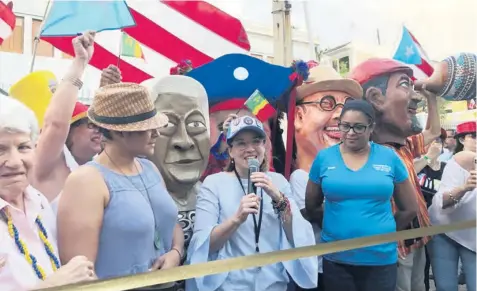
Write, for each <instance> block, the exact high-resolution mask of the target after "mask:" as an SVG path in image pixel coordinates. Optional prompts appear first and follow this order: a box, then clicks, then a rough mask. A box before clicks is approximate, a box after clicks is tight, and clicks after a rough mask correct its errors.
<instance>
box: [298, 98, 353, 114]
mask: <svg viewBox="0 0 477 291" xmlns="http://www.w3.org/2000/svg"><path fill="white" fill-rule="evenodd" d="M350 100H353V98H351V97H347V98H346V99H345V102H344V103H338V102H337V101H336V98H335V97H334V96H332V95H326V96H323V97H322V98H321V99H320V100H319V101H318V100H317V101H306V102H301V103H299V105H305V104H318V105H320V108H321V109H322V110H323V111H333V110H335V109H336V107H338V106H341V107H343V106H344V105H345V104H346V102H348V101H350Z"/></svg>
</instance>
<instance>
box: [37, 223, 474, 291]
mask: <svg viewBox="0 0 477 291" xmlns="http://www.w3.org/2000/svg"><path fill="white" fill-rule="evenodd" d="M475 227H476V220H475V219H474V220H470V221H464V222H458V223H454V224H449V225H438V226H431V227H424V228H417V229H411V230H404V231H399V232H394V233H389V234H383V235H375V236H368V237H362V238H357V239H350V240H343V241H338V242H332V243H326V244H318V245H315V246H309V247H302V248H296V249H290V250H285V251H277V252H271V253H264V254H257V255H251V256H244V257H237V258H232V259H226V260H219V261H213V262H208V263H201V264H194V265H188V266H182V267H177V268H173V269H168V270H159V271H154V272H148V273H143V274H138V275H134V276H126V277H120V278H115V279H109V280H101V281H95V282H91V283H85V284H75V285H69V286H62V287H55V288H49V289H44V290H48V291H56V290H58V291H60V290H61V291H63V290H68V291H75V290H83V291H86V290H95V291H121V290H128V289H134V288H140V287H146V286H152V285H156V284H163V283H167V282H174V281H179V280H185V279H191V278H196V277H202V276H207V275H213V274H219V273H223V272H230V271H235V270H240V269H248V268H252V267H261V266H265V265H269V264H275V263H278V262H283V261H291V260H296V259H299V258H306V257H312V256H321V255H326V254H331V253H335V252H341V251H347V250H352V249H357V248H362V247H367V246H372V245H377V244H382V243H387V242H392V241H402V240H407V239H412V238H417V237H423V236H433V235H436V234H441V233H449V232H453V231H456V230H462V229H467V228H475Z"/></svg>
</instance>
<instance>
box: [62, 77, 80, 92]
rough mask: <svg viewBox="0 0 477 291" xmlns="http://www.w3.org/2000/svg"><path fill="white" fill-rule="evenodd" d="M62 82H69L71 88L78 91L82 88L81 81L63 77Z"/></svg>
mask: <svg viewBox="0 0 477 291" xmlns="http://www.w3.org/2000/svg"><path fill="white" fill-rule="evenodd" d="M62 81H65V82H70V83H71V84H73V86H75V87H77V88H78V90H81V88H83V81H81V80H80V79H78V78H71V77H64V78H63V79H62Z"/></svg>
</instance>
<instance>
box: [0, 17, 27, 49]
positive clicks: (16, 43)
mask: <svg viewBox="0 0 477 291" xmlns="http://www.w3.org/2000/svg"><path fill="white" fill-rule="evenodd" d="M23 32H24V29H23V17H19V16H17V20H16V23H15V29H14V30H13V33H12V34H11V35H10V37H9V38H7V39H6V40H5V41H4V42H3V43H2V45H1V46H0V51H4V52H12V53H19V54H22V53H23Z"/></svg>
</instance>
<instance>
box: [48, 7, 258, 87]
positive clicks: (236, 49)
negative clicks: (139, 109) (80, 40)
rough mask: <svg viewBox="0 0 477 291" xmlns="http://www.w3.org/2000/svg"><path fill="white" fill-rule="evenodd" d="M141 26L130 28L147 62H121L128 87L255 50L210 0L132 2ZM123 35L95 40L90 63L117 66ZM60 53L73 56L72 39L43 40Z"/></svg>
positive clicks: (111, 33) (239, 26)
mask: <svg viewBox="0 0 477 291" xmlns="http://www.w3.org/2000/svg"><path fill="white" fill-rule="evenodd" d="M126 3H127V4H128V6H129V9H130V11H131V14H132V16H133V18H134V21H135V22H136V26H134V27H129V28H125V29H124V32H126V33H127V34H128V35H129V36H131V37H132V38H134V39H135V40H137V41H138V42H139V43H141V47H142V50H143V54H144V58H145V59H146V60H147V62H144V61H142V60H141V59H137V58H121V59H120V60H119V68H120V69H121V73H122V77H123V81H124V82H134V83H140V82H142V81H144V80H147V79H150V78H151V77H152V76H156V77H160V76H165V75H168V74H169V70H170V68H171V67H174V66H176V64H178V63H180V62H181V61H182V60H184V59H189V60H191V61H192V63H193V64H194V67H198V66H201V65H203V64H205V63H207V62H210V61H211V60H213V59H215V58H217V57H220V56H222V55H224V54H229V53H244V54H248V52H249V51H250V43H249V41H248V37H247V33H246V32H245V29H244V28H243V26H242V24H241V22H240V21H239V20H238V19H236V18H234V17H232V16H230V15H228V14H227V13H225V12H223V11H222V10H220V9H218V8H217V7H215V6H213V5H212V4H210V3H208V2H206V1H173V0H160V1H159V0H157V1H137V0H129V1H128V0H127V1H126ZM120 38H121V32H120V31H103V32H101V33H99V34H98V35H97V36H96V39H95V40H96V44H95V52H94V55H93V58H92V60H91V61H90V64H91V65H92V66H94V67H96V68H98V69H103V68H106V67H107V66H108V65H110V64H115V65H116V64H118V54H119V52H120V44H121V42H120ZM42 39H43V40H45V41H47V42H49V43H51V44H52V45H53V46H54V47H56V48H57V49H59V50H61V51H63V52H65V53H67V54H70V55H74V53H73V47H72V45H71V39H72V38H71V37H42Z"/></svg>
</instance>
